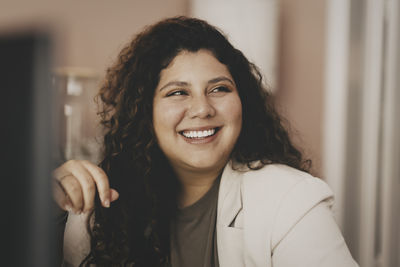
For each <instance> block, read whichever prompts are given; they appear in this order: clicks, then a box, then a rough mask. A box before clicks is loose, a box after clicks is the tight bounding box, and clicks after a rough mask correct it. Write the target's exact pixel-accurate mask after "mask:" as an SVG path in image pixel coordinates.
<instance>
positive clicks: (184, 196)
mask: <svg viewBox="0 0 400 267" xmlns="http://www.w3.org/2000/svg"><path fill="white" fill-rule="evenodd" d="M220 172H221V170H218V171H213V172H207V173H192V172H185V171H180V172H177V176H178V179H179V181H180V183H181V193H180V195H179V197H178V206H179V207H180V208H184V207H188V206H190V205H192V204H193V203H195V202H196V201H198V200H199V199H200V198H201V197H202V196H204V195H205V194H206V193H207V192H208V190H210V188H211V187H212V185H213V184H214V181H215V180H216V179H217V177H218V175H219V174H220Z"/></svg>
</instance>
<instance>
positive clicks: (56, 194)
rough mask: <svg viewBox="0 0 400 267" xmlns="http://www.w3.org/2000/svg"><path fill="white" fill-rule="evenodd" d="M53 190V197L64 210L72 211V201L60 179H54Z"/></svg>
mask: <svg viewBox="0 0 400 267" xmlns="http://www.w3.org/2000/svg"><path fill="white" fill-rule="evenodd" d="M52 191H53V199H54V201H55V202H56V203H57V205H58V206H59V207H60V208H61V209H63V210H66V211H72V204H71V201H70V200H69V197H68V195H67V194H66V193H65V191H64V189H63V188H62V186H61V184H60V182H59V181H58V180H54V182H53V190H52Z"/></svg>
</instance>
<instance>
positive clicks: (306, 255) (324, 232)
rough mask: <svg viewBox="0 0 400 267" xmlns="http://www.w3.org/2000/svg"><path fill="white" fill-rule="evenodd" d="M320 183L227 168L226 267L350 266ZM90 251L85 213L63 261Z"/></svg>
mask: <svg viewBox="0 0 400 267" xmlns="http://www.w3.org/2000/svg"><path fill="white" fill-rule="evenodd" d="M332 202H333V195H332V192H331V190H330V189H329V187H328V186H327V185H326V184H325V183H324V182H323V181H321V180H320V179H318V178H315V177H312V176H311V175H309V174H306V173H304V172H301V171H298V170H296V169H293V168H290V167H288V166H285V165H268V166H265V167H264V168H262V169H260V170H257V171H249V170H247V169H246V168H241V170H233V168H232V164H231V163H228V164H227V166H226V167H225V169H224V171H223V173H222V177H221V183H220V188H219V195H218V212H217V247H218V257H219V263H220V266H221V267H235V266H248V267H261V266H263V267H292V266H293V267H302V266H304V267H337V266H341V267H350V266H352V267H353V266H358V265H357V263H356V262H355V261H354V260H353V258H352V256H351V254H350V252H349V250H348V248H347V246H346V244H345V241H344V239H343V237H342V235H341V233H340V230H339V229H338V227H337V225H336V223H335V221H334V219H333V216H332V212H331V210H330V208H331V205H332ZM88 250H89V237H88V234H87V232H86V227H85V215H80V216H77V215H71V216H69V218H68V222H67V225H66V232H65V238H64V258H65V262H66V263H67V265H68V266H78V265H79V263H80V262H81V261H82V259H83V258H84V256H85V255H87V253H88Z"/></svg>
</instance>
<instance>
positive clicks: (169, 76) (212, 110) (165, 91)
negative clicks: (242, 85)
mask: <svg viewBox="0 0 400 267" xmlns="http://www.w3.org/2000/svg"><path fill="white" fill-rule="evenodd" d="M153 124H154V130H155V134H156V137H157V141H158V144H159V146H160V148H161V150H162V151H163V152H164V154H165V155H166V157H167V158H168V160H169V162H170V163H171V165H172V167H173V168H174V170H175V171H176V172H177V174H178V176H179V174H181V173H186V174H187V173H202V172H216V171H218V172H219V171H221V170H222V168H223V167H224V166H225V164H226V162H227V161H228V159H229V156H230V153H231V152H232V149H233V147H234V145H235V143H236V141H237V139H238V136H239V133H240V130H241V127H242V105H241V101H240V98H239V94H238V91H237V88H236V85H235V83H234V80H233V78H232V76H231V74H230V73H229V71H228V69H227V67H226V66H225V65H224V64H222V63H220V62H219V61H218V60H217V59H216V58H215V57H214V56H213V54H212V53H211V52H209V51H207V50H199V51H198V52H188V51H183V52H180V53H179V54H178V55H177V56H176V57H175V58H174V60H173V61H172V62H171V63H170V64H169V66H168V67H167V68H165V69H164V70H162V72H161V74H160V82H159V84H158V86H157V88H156V91H155V96H154V101H153Z"/></svg>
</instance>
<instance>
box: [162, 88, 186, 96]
mask: <svg viewBox="0 0 400 267" xmlns="http://www.w3.org/2000/svg"><path fill="white" fill-rule="evenodd" d="M181 95H187V92H186V91H184V90H175V91H172V92H170V93H168V94H167V95H166V96H167V97H168V96H181Z"/></svg>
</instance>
